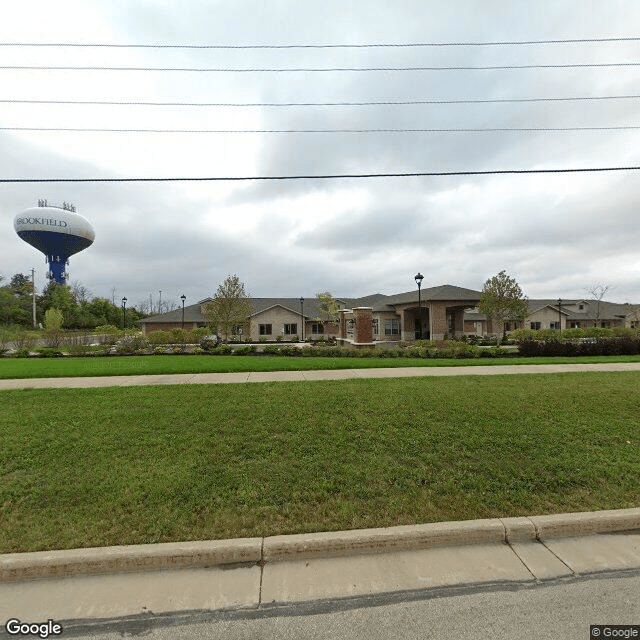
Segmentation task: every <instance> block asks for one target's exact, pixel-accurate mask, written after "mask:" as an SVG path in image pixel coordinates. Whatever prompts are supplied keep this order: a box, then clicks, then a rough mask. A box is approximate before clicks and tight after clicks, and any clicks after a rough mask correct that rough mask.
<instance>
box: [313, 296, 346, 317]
mask: <svg viewBox="0 0 640 640" xmlns="http://www.w3.org/2000/svg"><path fill="white" fill-rule="evenodd" d="M316 300H317V301H318V308H319V309H320V313H321V314H322V316H321V317H320V318H314V320H316V322H326V321H327V320H328V321H329V322H336V321H337V319H338V312H339V311H340V304H339V303H338V301H337V300H336V299H335V298H334V297H333V296H332V295H331V294H330V293H329V292H328V291H321V292H320V293H316Z"/></svg>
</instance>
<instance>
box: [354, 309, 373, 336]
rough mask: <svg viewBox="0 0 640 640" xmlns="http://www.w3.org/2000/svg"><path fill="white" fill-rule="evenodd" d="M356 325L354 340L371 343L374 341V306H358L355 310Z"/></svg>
mask: <svg viewBox="0 0 640 640" xmlns="http://www.w3.org/2000/svg"><path fill="white" fill-rule="evenodd" d="M353 313H354V316H355V319H356V327H355V331H354V334H353V338H354V342H356V343H370V342H373V326H372V323H371V321H372V320H373V307H356V308H355V309H354V310H353Z"/></svg>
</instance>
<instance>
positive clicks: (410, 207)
mask: <svg viewBox="0 0 640 640" xmlns="http://www.w3.org/2000/svg"><path fill="white" fill-rule="evenodd" d="M89 5H90V6H91V7H93V8H95V10H96V12H97V14H98V15H99V16H101V17H102V19H104V20H105V21H106V23H107V24H108V25H110V27H111V34H112V35H111V36H110V37H112V38H113V39H114V40H117V41H119V42H148V43H153V42H157V43H180V42H183V43H184V42H189V43H223V44H233V43H240V44H242V43H266V44H282V43H295V42H299V43H329V42H334V43H339V42H394V41H396V42H402V41H404V42H409V41H414V42H418V41H432V42H438V41H440V42H442V41H458V42H461V41H495V40H518V39H523V40H529V39H548V38H562V37H567V33H568V31H567V25H571V35H574V36H575V37H589V36H593V37H602V36H609V35H611V34H620V35H625V34H627V33H628V28H629V27H628V25H630V24H635V21H634V18H637V17H638V15H637V14H639V13H640V9H635V8H634V9H630V8H629V4H628V3H627V2H624V1H623V0H614V1H612V2H609V3H606V5H603V4H602V3H601V2H597V3H596V2H595V0H586V1H585V2H581V3H580V4H579V5H578V4H577V3H575V2H572V1H569V0H566V1H560V2H555V3H553V5H549V6H548V7H547V8H546V10H544V11H541V10H540V8H539V7H538V6H534V5H527V4H519V3H512V4H511V5H508V6H505V3H497V4H492V3H484V4H483V5H482V7H479V6H478V3H477V2H475V0H474V1H471V0H469V1H462V2H458V3H456V4H455V10H452V6H453V5H452V4H451V3H450V2H444V1H438V2H432V3H429V4H428V5H426V4H425V3H424V2H421V1H418V0H407V1H406V2H403V3H401V5H399V4H398V3H395V4H393V3H392V4H390V3H388V2H383V1H379V0H373V1H372V2H370V3H368V4H367V11H366V15H364V14H363V10H362V5H361V4H358V3H356V4H349V3H344V2H335V1H333V0H328V1H327V2H325V3H323V5H322V7H319V6H318V7H314V6H312V5H309V4H308V3H297V4H295V3H294V4H292V3H290V2H271V3H268V4H265V3H258V2H255V1H254V0H238V2H234V3H228V2H225V3H223V2H211V1H209V0H206V1H205V0H198V1H196V0H189V1H187V2H183V3H177V2H171V1H168V2H164V3H157V2H152V1H151V0H144V1H141V2H136V3H134V6H132V3H130V2H125V1H124V0H116V1H114V2H110V3H108V4H107V5H104V3H101V4H99V5H98V4H95V5H94V4H93V3H91V2H88V5H87V6H89ZM33 15H34V23H33V24H29V25H22V26H21V25H20V24H17V23H12V22H11V19H10V16H9V19H8V20H6V21H5V24H4V25H0V33H4V34H5V35H4V36H3V37H4V39H5V40H17V39H20V38H24V39H29V36H30V34H31V33H32V31H33V30H34V29H36V30H38V29H40V30H42V32H43V33H45V32H46V33H50V32H51V29H52V25H51V24H50V19H51V18H50V16H48V14H47V16H48V17H46V20H45V17H42V16H41V14H40V13H38V12H34V14H33ZM55 26H56V27H57V28H58V32H59V36H60V37H59V39H60V40H65V39H69V40H74V39H77V37H75V36H73V34H71V32H68V33H67V31H66V30H65V29H66V28H67V26H66V25H65V23H64V22H62V23H60V24H59V25H55ZM94 28H95V25H87V31H86V34H85V35H86V39H87V40H94V41H102V40H104V39H105V37H103V34H102V33H98V32H95V31H92V29H94ZM38 32H40V31H38ZM67 35H68V37H66V36H67ZM636 50H637V45H636V44H634V43H630V44H593V43H590V44H583V45H576V44H574V45H567V44H564V45H560V44H558V45H547V46H538V45H530V46H524V47H515V46H514V47H459V48H445V47H437V48H425V49H412V48H398V49H394V48H389V49H355V50H349V49H331V50H326V49H306V50H286V49H283V50H230V51H221V50H204V51H172V50H163V51H151V50H145V51H127V50H122V51H120V52H118V53H117V54H115V53H113V52H109V51H104V52H102V53H100V54H97V53H96V52H91V53H89V52H87V54H86V55H87V56H89V55H91V56H98V55H101V56H102V57H103V58H104V64H108V62H109V61H113V60H117V61H118V63H122V62H127V61H133V62H135V63H136V64H143V63H145V64H149V65H150V66H163V65H167V66H222V67H225V66H230V67H249V66H259V67H268V66H274V67H280V66H310V67H319V66H421V65H424V66H439V65H443V66H444V65H492V64H494V65H495V64H516V65H517V64H555V63H565V62H582V61H593V62H606V61H616V60H620V61H624V60H635V58H636V57H637V54H636ZM16 55H20V54H16ZM92 59H93V58H92ZM17 77H18V76H7V77H6V79H7V84H6V85H5V93H6V94H7V96H9V97H16V96H18V97H19V96H20V95H21V94H24V92H26V91H27V87H26V85H24V84H20V83H18V81H17V80H15V78H17ZM30 77H31V76H30ZM14 80H15V85H14V84H12V82H14ZM23 82H26V80H23ZM43 82H44V81H43ZM46 86H47V90H46V91H45V90H44V89H40V90H39V89H38V87H39V84H38V83H37V82H32V83H31V84H30V85H28V91H29V92H30V95H31V94H33V95H34V96H37V97H41V98H43V97H53V98H58V99H63V98H65V97H69V98H70V99H73V98H82V97H87V96H88V97H92V98H96V99H109V98H131V99H148V100H167V101H186V102H198V101H202V102H244V101H247V102H287V101H314V102H319V101H341V100H344V101H353V100H372V101H374V100H397V99H432V98H436V99H438V98H439V99H461V98H480V99H488V98H513V97H540V96H569V95H575V96H589V95H593V96H595V95H606V94H615V95H621V94H625V93H636V90H635V87H636V86H637V71H636V70H635V69H633V68H629V69H623V68H616V69H574V70H566V69H548V70H541V69H537V70H530V71H522V70H518V71H515V70H511V71H509V70H501V71H480V72H475V71H459V72H415V73H409V72H397V73H389V72H375V73H341V74H337V73H331V74H329V73H326V74H324V73H299V74H251V73H248V74H140V75H138V76H135V77H133V76H125V75H120V74H114V75H110V76H104V75H102V76H82V79H80V76H78V82H77V84H76V85H70V84H69V79H68V78H65V84H64V90H63V89H60V90H59V93H58V94H56V90H55V86H54V85H51V84H46ZM39 91H40V93H39ZM45 93H46V94H47V95H46V96H45V95H44V94H45ZM41 94H42V95H41ZM2 109H3V107H2V106H0V122H2V123H5V124H13V123H14V122H15V123H16V124H23V123H26V121H27V120H28V117H27V116H28V115H29V114H31V111H28V110H26V109H25V110H24V113H22V112H20V111H17V110H15V109H14V111H11V112H10V111H8V110H2ZM7 109H8V108H7ZM636 112H637V101H636V100H618V101H592V102H586V101H584V102H562V103H558V102H553V103H507V104H474V105H428V106H427V105H421V106H402V107H400V106H397V107H393V106H387V107H361V108H356V107H324V108H314V109H311V108H308V109H303V108H291V109H284V108H283V109H275V108H270V109H268V108H264V109H232V110H229V109H227V110H222V109H217V110H210V109H201V110H197V111H196V110H188V109H187V110H185V109H171V110H168V109H163V110H159V109H151V108H148V109H141V108H133V107H131V108H127V109H120V110H119V111H117V112H115V111H113V110H110V109H107V108H105V109H104V110H101V111H99V112H98V111H96V110H87V111H83V110H81V109H78V110H74V111H73V112H69V113H68V114H67V116H66V117H67V118H68V119H69V120H70V121H71V122H75V121H78V122H81V121H84V120H83V119H84V118H87V119H91V118H93V120H92V123H93V122H96V123H103V126H109V124H110V123H112V122H119V123H120V122H121V123H123V126H126V125H127V123H129V124H131V123H135V126H142V125H145V124H146V123H147V122H148V123H154V124H155V123H161V125H158V126H166V127H168V128H173V127H175V128H189V127H193V128H212V129H215V128H265V129H307V128H309V129H318V128H320V129H341V128H457V127H479V128H482V127H496V126H500V127H525V126H533V127H563V126H591V125H619V124H638V122H637V121H636V119H637V115H636ZM38 113H39V114H40V116H39V117H41V120H40V121H41V122H44V123H45V124H47V123H49V124H51V125H52V126H56V123H57V122H58V116H55V114H54V111H53V110H50V111H40V112H38ZM43 114H48V115H43ZM29 117H31V116H30V115H29ZM34 117H35V116H34ZM87 121H88V120H87ZM638 137H639V136H638V135H637V134H635V133H632V132H629V131H624V132H618V133H613V132H607V133H604V132H590V133H589V132H579V133H576V132H565V133H561V132H557V133H541V132H538V133H536V132H520V133H516V132H503V133H471V134H466V133H446V134H444V133H443V134H434V133H385V134H346V133H341V134H320V133H318V134H264V135H261V136H247V135H242V134H236V135H229V136H222V135H215V136H214V135H210V136H205V135H202V136H194V135H191V136H187V137H181V136H171V137H170V136H164V137H163V136H147V137H144V136H140V135H118V136H115V135H114V136H102V137H101V136H96V137H91V138H88V137H87V138H84V137H82V136H81V135H80V134H76V135H74V136H70V137H65V136H63V135H58V136H54V135H53V134H52V135H49V136H45V135H43V136H39V137H36V136H35V135H34V136H30V137H29V138H28V139H29V140H30V142H27V141H26V140H27V139H26V138H18V137H14V136H12V135H11V134H8V133H7V132H0V175H2V176H4V177H5V178H7V177H31V176H42V177H61V176H74V177H75V176H96V175H101V176H121V175H133V174H134V173H135V174H136V175H169V176H170V175H174V176H175V175H185V174H187V175H256V174H257V175H287V174H310V175H316V174H327V173H365V172H404V171H451V170H464V169H467V170H487V169H508V168H540V167H579V166H607V165H620V164H625V165H636V164H638V160H637V156H638V154H637V151H636V150H637V148H638V144H637V142H638ZM39 197H46V198H48V199H49V201H53V202H56V201H63V200H67V201H69V200H70V201H72V202H74V203H75V204H76V206H77V207H78V211H79V212H80V213H82V214H83V215H85V216H86V217H87V218H88V219H90V220H91V221H92V223H93V224H94V226H95V228H96V241H95V243H94V245H93V246H92V247H91V248H90V249H89V250H87V251H85V252H83V253H82V254H79V255H77V256H74V257H73V258H72V264H71V273H72V279H78V280H80V281H82V282H83V283H84V284H85V285H86V286H87V287H88V288H89V289H91V290H92V291H93V292H94V293H96V294H98V295H108V296H110V295H112V290H113V288H114V287H115V288H116V289H117V292H118V295H119V296H120V297H121V296H122V295H127V297H128V298H129V299H130V300H137V299H142V298H145V297H148V295H149V293H151V294H152V295H153V296H156V295H157V292H158V290H160V289H162V291H163V297H164V296H168V297H171V298H173V299H176V300H177V298H178V297H179V295H181V294H182V293H184V294H185V295H187V297H188V299H189V300H195V299H199V298H201V297H204V296H206V295H208V294H210V293H211V292H212V291H213V290H215V287H216V286H217V284H218V283H219V282H220V281H221V280H222V279H223V278H224V277H225V276H226V275H228V274H230V273H237V274H238V275H240V276H241V277H242V278H243V280H245V282H246V283H247V287H248V289H249V290H250V291H251V292H252V293H253V294H254V295H273V296H278V295H305V296H307V295H312V294H313V293H314V292H315V291H317V290H322V289H329V290H332V291H334V292H336V293H337V294H340V295H364V294H367V293H371V292H373V291H381V292H383V293H393V292H397V291H403V290H407V289H409V288H411V286H412V284H413V283H412V273H415V269H420V270H423V273H425V275H426V276H427V277H428V279H429V281H430V283H431V284H441V283H444V282H448V283H451V284H458V285H460V286H467V287H470V288H480V287H481V286H482V283H483V282H484V280H485V279H486V278H487V277H489V276H491V275H493V274H495V273H496V272H497V271H499V270H500V269H503V268H504V269H507V270H508V271H509V272H511V273H513V274H515V275H517V277H518V278H519V279H520V280H521V284H523V287H524V288H525V289H526V290H527V291H526V292H527V293H529V295H534V294H535V295H539V296H546V295H550V296H553V295H566V296H567V297H571V296H575V295H577V294H576V291H578V290H582V288H584V286H586V285H587V284H589V282H590V281H597V280H607V279H610V280H612V283H613V284H616V287H617V288H616V289H615V290H614V291H616V295H617V296H620V297H622V298H624V297H628V298H631V299H635V300H638V301H640V288H639V287H638V284H637V282H638V279H637V274H638V271H639V270H640V250H639V249H637V248H636V246H635V244H636V243H635V238H637V235H638V232H639V231H640V229H639V225H640V223H639V222H638V216H637V213H636V212H637V205H638V200H639V198H640V192H639V191H638V187H637V176H635V174H631V173H630V174H620V175H607V174H593V175H591V176H589V177H588V178H585V177H584V176H583V177H578V176H561V177H557V178H544V177H531V176H530V177H508V176H504V177H455V178H454V177H449V178H418V179H397V180H394V179H389V180H369V181H357V180H345V181H309V180H307V181H297V182H287V181H281V182H280V181H278V182H256V183H243V184H238V185H235V186H234V187H230V186H228V185H209V186H202V187H198V188H197V189H196V188H191V187H189V186H188V185H180V184H147V185H144V184H130V185H127V184H74V185H70V184H49V185H8V184H0V198H1V200H0V202H1V209H0V211H1V212H2V213H1V216H2V220H4V222H5V233H6V236H5V238H6V239H5V242H3V245H2V248H3V251H2V252H0V273H2V274H4V275H10V274H11V273H13V272H16V271H26V270H28V269H29V268H30V267H31V266H32V265H35V266H36V267H37V266H38V264H39V263H41V262H42V261H41V256H40V255H39V254H38V253H37V252H35V250H33V249H32V248H30V247H28V246H27V245H25V244H24V243H21V242H20V241H19V239H18V238H17V237H16V236H15V234H13V230H12V229H11V221H12V218H13V215H15V213H16V212H18V211H20V210H21V209H23V208H26V207H29V206H32V205H33V204H34V203H35V202H36V201H37V199H38V198H39ZM43 267H44V265H43V264H41V266H40V268H41V271H44V268H43ZM40 276H42V273H41V274H40ZM572 292H573V293H572Z"/></svg>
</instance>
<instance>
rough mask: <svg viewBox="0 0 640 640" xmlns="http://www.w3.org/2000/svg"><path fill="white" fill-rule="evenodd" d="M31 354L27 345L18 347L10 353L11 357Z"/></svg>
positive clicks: (22, 356)
mask: <svg viewBox="0 0 640 640" xmlns="http://www.w3.org/2000/svg"><path fill="white" fill-rule="evenodd" d="M30 355H31V350H30V349H29V348H28V347H19V348H18V349H16V350H15V351H14V352H13V353H12V354H11V357H12V358H28V357H29V356H30Z"/></svg>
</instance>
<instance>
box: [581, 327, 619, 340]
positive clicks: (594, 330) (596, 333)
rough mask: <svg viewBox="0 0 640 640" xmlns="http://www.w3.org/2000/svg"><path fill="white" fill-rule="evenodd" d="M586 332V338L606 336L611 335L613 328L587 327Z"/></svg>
mask: <svg viewBox="0 0 640 640" xmlns="http://www.w3.org/2000/svg"><path fill="white" fill-rule="evenodd" d="M586 334H587V338H608V337H610V336H613V330H612V329H607V328H606V327H589V328H588V329H587V331H586Z"/></svg>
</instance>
